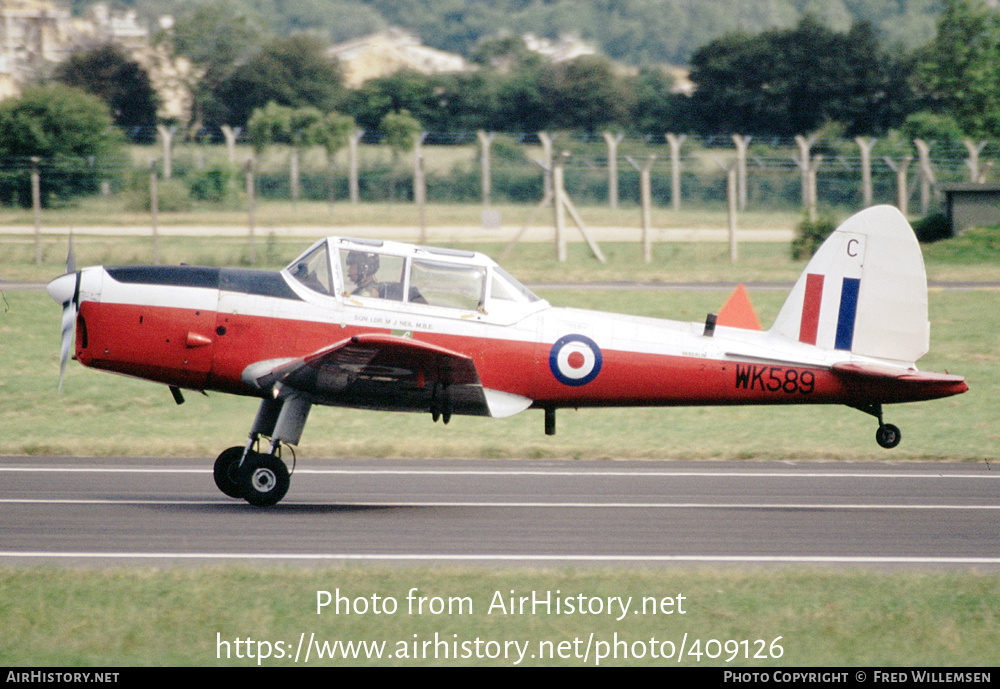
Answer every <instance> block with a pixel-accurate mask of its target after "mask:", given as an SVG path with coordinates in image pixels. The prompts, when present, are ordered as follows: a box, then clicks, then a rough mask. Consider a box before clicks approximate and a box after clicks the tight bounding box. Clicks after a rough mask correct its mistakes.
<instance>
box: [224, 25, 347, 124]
mask: <svg viewBox="0 0 1000 689" xmlns="http://www.w3.org/2000/svg"><path fill="white" fill-rule="evenodd" d="M343 93H344V87H343V80H342V77H341V74H340V69H339V67H338V66H337V64H336V61H334V60H331V59H328V58H327V57H326V56H325V55H324V54H323V45H322V43H320V42H319V40H317V39H316V38H314V37H311V36H305V35H297V36H292V37H291V38H283V39H278V40H275V41H272V42H271V43H269V44H268V45H266V46H265V47H264V48H262V49H261V50H260V51H259V52H257V53H256V54H254V55H253V57H251V58H250V59H249V60H248V61H247V62H246V63H245V64H243V65H240V66H239V67H237V68H236V69H235V70H234V71H233V73H232V75H231V76H229V78H227V79H225V80H224V81H223V82H222V83H221V84H220V85H219V87H218V88H217V89H216V90H215V94H214V97H215V102H216V105H217V106H218V112H217V115H216V116H217V117H219V118H221V121H224V122H225V123H226V124H229V125H232V126H243V125H245V124H246V122H247V120H248V119H249V118H250V115H251V114H252V113H253V111H254V110H256V109H257V108H263V107H265V106H266V105H267V104H268V103H270V102H274V103H276V104H278V105H284V106H286V107H290V108H304V107H314V108H317V109H318V110H320V111H323V112H327V111H330V110H334V109H336V107H337V105H338V104H339V101H340V100H341V98H342V97H343Z"/></svg>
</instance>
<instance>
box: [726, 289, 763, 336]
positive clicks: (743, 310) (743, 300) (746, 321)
mask: <svg viewBox="0 0 1000 689" xmlns="http://www.w3.org/2000/svg"><path fill="white" fill-rule="evenodd" d="M716 324H717V325H724V326H727V327H729V328H743V329H744V330H763V328H761V327H760V320H759V319H758V318H757V312H756V311H754V308H753V304H751V303H750V295H748V294H747V290H746V288H745V287H744V286H743V285H742V284H739V285H737V286H736V289H734V290H733V293H732V294H730V295H729V299H727V300H726V303H725V304H723V305H722V308H721V309H720V310H719V317H718V319H717V320H716Z"/></svg>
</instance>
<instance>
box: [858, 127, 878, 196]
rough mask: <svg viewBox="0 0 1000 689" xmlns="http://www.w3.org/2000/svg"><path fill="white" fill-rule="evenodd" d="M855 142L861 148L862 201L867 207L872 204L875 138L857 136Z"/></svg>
mask: <svg viewBox="0 0 1000 689" xmlns="http://www.w3.org/2000/svg"><path fill="white" fill-rule="evenodd" d="M854 143H856V144H857V145H858V148H859V149H860V150H861V203H862V204H863V205H864V207H865V208H868V207H869V206H871V205H872V147H873V146H874V145H875V139H865V138H863V137H860V136H859V137H857V138H855V139H854Z"/></svg>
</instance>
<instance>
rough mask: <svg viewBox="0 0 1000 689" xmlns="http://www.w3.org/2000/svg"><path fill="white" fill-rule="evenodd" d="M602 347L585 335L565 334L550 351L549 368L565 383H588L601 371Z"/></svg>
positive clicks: (575, 384) (574, 384)
mask: <svg viewBox="0 0 1000 689" xmlns="http://www.w3.org/2000/svg"><path fill="white" fill-rule="evenodd" d="M602 361H603V358H602V357H601V349H600V347H598V346H597V343H596V342H594V341H593V340H591V339H590V338H589V337H585V336H584V335H565V336H564V337H560V338H559V339H558V340H556V342H555V344H553V345H552V349H551V351H550V352H549V368H550V369H551V370H552V375H554V376H555V377H556V380H558V381H559V382H560V383H562V384H563V385H572V386H580V385H586V384H587V383H589V382H590V381H592V380H594V378H596V377H597V374H598V373H600V372H601V363H602Z"/></svg>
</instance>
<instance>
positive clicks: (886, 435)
mask: <svg viewBox="0 0 1000 689" xmlns="http://www.w3.org/2000/svg"><path fill="white" fill-rule="evenodd" d="M854 408H855V409H858V410H860V411H863V412H864V413H866V414H871V415H872V416H874V417H875V418H876V419H878V430H876V431H875V442H877V443H878V444H879V445H880V446H881V447H884V448H886V449H887V450H888V449H891V448H893V447H896V446H897V445H899V441H900V440H902V439H903V434H902V433H900V431H899V427H897V426H895V425H893V424H891V423H885V422H884V421H883V420H882V404H881V403H879V402H876V403H874V404H866V405H858V406H856V407H854Z"/></svg>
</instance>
